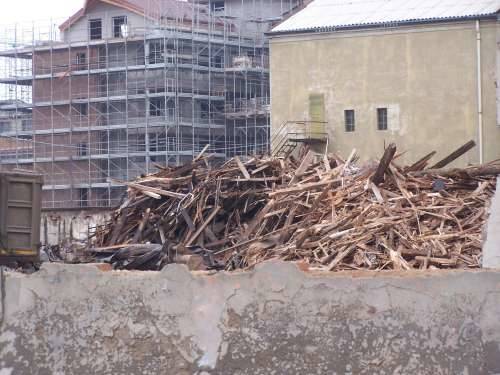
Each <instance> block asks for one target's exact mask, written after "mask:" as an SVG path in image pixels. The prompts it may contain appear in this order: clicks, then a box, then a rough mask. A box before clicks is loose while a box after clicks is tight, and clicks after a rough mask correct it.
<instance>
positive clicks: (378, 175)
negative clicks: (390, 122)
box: [372, 143, 396, 185]
mask: <svg viewBox="0 0 500 375" xmlns="http://www.w3.org/2000/svg"><path fill="white" fill-rule="evenodd" d="M395 154H396V145H395V144H394V143H391V144H390V145H389V146H388V147H387V148H386V149H385V152H384V155H383V156H382V159H380V163H379V164H378V168H377V171H376V172H375V174H374V175H373V177H372V182H373V183H374V184H375V185H380V184H381V183H382V182H384V176H385V172H386V171H387V169H388V168H389V165H390V164H391V161H392V159H393V158H394V155H395Z"/></svg>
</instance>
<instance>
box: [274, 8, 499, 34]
mask: <svg viewBox="0 0 500 375" xmlns="http://www.w3.org/2000/svg"><path fill="white" fill-rule="evenodd" d="M499 10H500V0H315V1H313V2H312V3H311V4H309V5H308V6H307V7H306V8H305V9H303V10H302V11H300V12H298V13H297V14H295V15H293V16H292V17H290V18H289V19H287V20H286V21H284V22H283V23H281V24H280V25H278V26H277V27H275V28H274V29H273V30H272V32H273V33H280V32H294V31H308V30H315V29H333V28H346V27H363V26H369V25H379V24H385V23H395V22H399V23H402V22H429V21H439V20H448V19H450V20H451V19H462V18H469V17H481V16H483V17H484V16H488V15H493V14H495V13H497V12H498V11H499Z"/></svg>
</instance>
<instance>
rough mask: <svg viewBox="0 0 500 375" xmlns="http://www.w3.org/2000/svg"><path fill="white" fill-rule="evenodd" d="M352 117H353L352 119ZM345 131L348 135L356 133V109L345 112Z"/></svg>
mask: <svg viewBox="0 0 500 375" xmlns="http://www.w3.org/2000/svg"><path fill="white" fill-rule="evenodd" d="M350 115H352V117H350ZM344 130H345V132H346V133H353V132H355V131H356V111H355V110H354V109H346V110H344Z"/></svg>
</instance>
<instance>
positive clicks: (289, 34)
mask: <svg viewBox="0 0 500 375" xmlns="http://www.w3.org/2000/svg"><path fill="white" fill-rule="evenodd" d="M411 3H412V1H408V0H405V1H403V0H390V1H389V0H373V1H370V2H366V1H361V0H315V1H313V2H312V3H311V4H310V5H309V6H307V7H306V8H305V9H304V10H302V11H301V12H299V13H298V14H296V15H295V16H293V17H291V18H289V19H288V20H286V21H285V22H284V23H282V24H281V25H279V26H278V27H276V28H275V29H274V30H273V32H272V33H271V34H270V37H271V42H270V44H271V108H272V133H273V132H274V133H276V132H277V131H278V130H279V129H281V128H282V127H283V124H284V123H286V122H288V121H290V122H297V121H311V120H313V121H321V120H322V121H324V124H323V126H324V132H325V133H326V134H327V138H328V148H329V149H330V150H331V151H335V152H339V153H340V154H342V155H348V154H349V153H350V152H351V150H352V149H353V148H356V149H357V151H358V153H359V155H360V156H361V158H362V159H369V158H373V157H376V156H380V155H381V153H382V151H383V149H384V145H387V144H388V143H390V142H396V144H397V145H398V149H399V151H406V152H407V153H406V154H405V155H404V156H403V158H404V159H405V161H407V162H410V161H415V160H416V159H417V158H419V157H421V156H423V155H424V154H426V153H428V152H431V151H434V150H435V151H437V152H438V155H437V156H436V157H435V159H438V158H439V157H441V156H446V154H448V153H450V152H452V151H453V150H455V149H456V148H458V147H459V146H461V145H463V144H464V143H466V142H467V141H469V140H474V141H475V142H476V144H477V147H476V148H475V149H474V150H472V151H471V152H469V153H468V154H467V155H465V156H463V157H462V158H460V159H459V160H458V161H457V162H456V165H466V164H469V163H478V162H482V161H483V162H487V161H491V160H495V159H498V158H500V120H499V112H500V111H499V103H500V102H499V100H500V98H499V93H500V90H499V86H500V83H499V82H498V78H497V77H498V76H499V64H500V50H499V41H500V27H499V21H498V11H499V9H500V1H495V0H493V1H492V0H475V1H474V2H472V3H473V4H471V1H469V0H456V1H455V2H454V3H455V4H452V5H450V2H443V1H440V0H435V1H433V0H431V1H426V2H421V1H417V0H415V1H413V3H414V6H412V5H411ZM423 3H425V7H423V6H420V5H419V4H423Z"/></svg>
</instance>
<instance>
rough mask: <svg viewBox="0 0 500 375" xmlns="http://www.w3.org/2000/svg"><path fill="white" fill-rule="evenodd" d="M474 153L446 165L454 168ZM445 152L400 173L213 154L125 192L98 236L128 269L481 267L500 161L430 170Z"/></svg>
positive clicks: (328, 161) (384, 163)
mask: <svg viewBox="0 0 500 375" xmlns="http://www.w3.org/2000/svg"><path fill="white" fill-rule="evenodd" d="M470 148H471V145H470V143H468V144H467V145H466V146H465V147H462V148H461V149H462V151H460V150H461V149H459V150H457V151H458V153H457V152H455V153H453V154H452V155H450V157H448V158H445V159H443V161H441V162H439V166H440V167H441V168H443V167H445V166H446V165H447V164H449V163H450V162H451V161H453V160H454V159H456V158H457V157H458V156H460V155H461V154H463V153H464V152H466V151H468V150H469V149H470ZM434 154H435V153H432V154H429V155H427V156H425V157H423V158H422V159H421V160H419V161H418V162H416V163H415V164H413V165H410V166H406V167H405V166H400V165H399V164H398V155H397V153H396V146H395V145H393V144H391V145H390V146H388V147H387V149H386V152H385V153H384V155H383V157H382V158H381V160H380V162H379V163H371V164H359V163H358V162H357V157H356V153H355V151H353V152H352V153H351V155H350V156H349V158H348V159H347V160H343V159H342V158H340V157H339V156H336V155H333V154H330V155H324V156H323V155H317V154H315V153H313V152H312V151H309V150H307V149H303V150H302V152H300V155H299V156H298V157H297V158H294V157H289V158H287V159H278V158H272V157H262V158H259V157H252V158H250V159H248V160H246V161H244V160H241V159H240V158H238V157H235V158H233V159H231V160H229V161H227V162H226V163H225V164H223V165H221V166H219V167H211V166H210V163H209V161H210V156H204V155H200V156H199V157H198V158H196V159H195V160H194V161H193V162H192V163H190V164H188V165H185V166H182V167H177V168H170V167H168V168H166V167H161V166H158V169H159V171H158V172H157V173H155V174H152V175H147V176H143V177H141V178H138V179H137V180H135V181H133V182H129V183H125V184H126V185H127V186H128V197H127V198H126V200H125V201H124V202H123V204H122V205H121V206H120V207H119V208H118V209H117V210H116V211H115V213H114V215H113V217H112V220H111V221H109V222H108V223H107V224H106V225H105V226H103V227H100V228H97V229H96V232H95V234H94V235H93V237H92V239H91V240H92V248H91V249H89V252H90V253H91V254H93V256H95V257H97V258H100V259H105V261H107V262H110V263H112V264H113V265H114V267H115V268H117V269H142V270H146V269H147V270H158V269H161V268H163V267H164V266H165V265H166V264H168V263H173V262H180V263H186V264H189V265H190V267H193V268H196V269H200V268H201V269H217V270H220V269H226V270H235V269H241V268H247V267H252V266H253V265H255V264H257V263H259V262H262V261H266V260H269V259H282V260H286V261H301V262H303V263H306V264H307V265H308V266H309V267H310V268H314V269H322V270H329V271H338V270H353V269H368V270H386V269H395V270H411V269H427V268H478V267H480V264H481V247H482V233H483V227H484V224H485V222H486V220H487V217H488V206H489V203H490V200H491V198H492V195H493V193H494V191H495V188H496V179H495V176H496V175H497V174H499V173H500V163H498V162H496V163H491V164H487V165H483V166H475V167H470V168H465V169H451V170H445V169H429V170H425V168H426V166H427V165H428V163H429V162H430V160H431V158H432V156H434Z"/></svg>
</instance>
